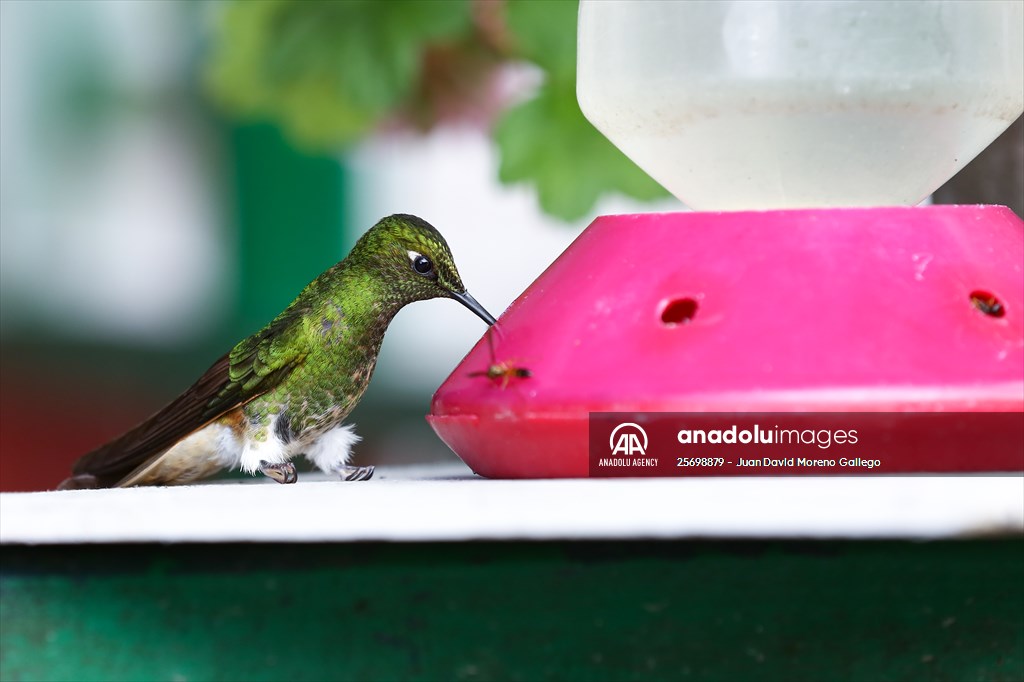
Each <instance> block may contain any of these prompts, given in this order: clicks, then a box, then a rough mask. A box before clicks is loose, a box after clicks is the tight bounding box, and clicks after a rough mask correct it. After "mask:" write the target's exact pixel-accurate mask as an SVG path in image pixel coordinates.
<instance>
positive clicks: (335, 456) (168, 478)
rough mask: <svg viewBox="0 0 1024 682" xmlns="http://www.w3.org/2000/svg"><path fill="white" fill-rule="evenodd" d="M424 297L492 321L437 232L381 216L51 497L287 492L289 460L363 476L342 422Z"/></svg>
mask: <svg viewBox="0 0 1024 682" xmlns="http://www.w3.org/2000/svg"><path fill="white" fill-rule="evenodd" d="M431 298H452V299H455V300H456V301H458V302H459V303H461V304H462V305H464V306H466V307H467V308H469V309H470V310H471V311H473V312H474V313H475V314H476V315H477V316H479V317H480V318H481V319H482V320H483V321H484V322H486V323H487V324H488V325H493V324H494V323H495V319H494V317H493V316H492V315H491V314H490V313H488V312H487V310H485V309H484V307H483V306H482V305H480V304H479V303H478V302H477V301H476V299H475V298H473V297H472V296H471V295H470V294H469V292H468V291H467V290H466V287H465V285H464V284H463V283H462V279H461V278H460V277H459V272H458V270H457V269H456V268H455V262H454V259H453V258H452V254H451V251H450V250H449V248H448V244H447V242H446V241H445V239H444V237H442V236H441V233H440V232H438V231H437V229H435V228H434V227H433V226H432V225H430V224H429V223H427V222H426V221H425V220H423V219H421V218H417V217H416V216H412V215H405V214H396V215H392V216H388V217H386V218H383V219H382V220H380V221H379V222H378V223H377V224H376V225H374V226H373V227H372V228H370V229H369V230H368V231H367V232H366V233H365V234H364V235H363V236H362V237H361V238H360V239H359V241H358V242H356V245H355V246H354V247H352V251H351V252H350V253H349V255H348V256H347V257H346V258H345V259H344V260H342V261H340V262H338V263H337V264H335V265H334V266H332V267H331V268H329V269H328V270H326V271H325V272H323V273H322V274H321V275H320V276H319V277H317V278H316V279H314V280H313V281H312V282H310V283H309V284H308V285H307V286H306V288H305V289H303V290H302V292H301V293H300V294H299V295H298V297H297V298H296V299H295V300H294V301H292V303H291V304H290V305H289V306H288V307H287V308H285V309H284V311H283V312H282V313H281V314H280V315H278V316H277V317H276V318H274V320H273V321H271V322H270V323H269V324H268V325H267V326H265V327H264V328H263V329H261V330H259V331H258V332H256V333H255V334H253V335H252V336H250V337H248V338H246V339H243V340H242V341H240V342H239V343H238V344H236V345H235V347H234V348H232V349H231V350H230V351H228V352H227V353H225V354H224V355H223V356H221V358H220V359H218V360H217V361H216V362H214V363H213V365H212V366H211V367H210V368H209V369H208V370H207V371H206V372H205V373H204V374H203V375H202V376H201V377H199V379H198V380H196V382H195V383H194V384H192V386H190V387H189V388H188V389H186V390H185V392H184V393H182V394H181V395H180V396H178V397H177V398H175V399H174V400H173V401H171V403H170V404H168V405H167V406H166V407H164V408H163V409H162V410H160V411H159V412H157V413H156V414H154V415H153V416H152V417H150V418H149V419H147V420H146V421H144V422H142V423H141V424H139V425H138V426H136V427H135V428H133V429H132V430H130V431H128V432H127V433H125V434H124V435H122V436H120V437H118V438H116V439H114V440H112V441H110V442H109V443H106V444H105V445H102V446H100V447H98V448H96V449H95V450H93V451H92V452H89V453H87V454H85V455H83V456H82V457H81V458H80V459H79V460H78V461H77V462H75V464H74V465H73V467H72V476H71V477H70V478H68V479H66V480H65V481H64V482H63V483H61V484H60V486H59V488H60V489H62V490H67V489H78V488H112V487H129V486H140V485H177V484H185V483H192V482H194V481H197V480H199V479H202V478H205V477H208V476H211V475H213V474H215V473H217V472H218V471H221V470H223V469H227V468H234V467H239V468H240V469H241V470H242V471H245V472H247V473H249V474H253V475H255V474H256V472H261V473H262V474H264V475H265V476H268V477H270V478H272V479H274V480H275V481H277V482H278V483H294V482H295V481H296V480H297V479H298V476H297V474H296V473H295V465H294V464H293V463H292V461H291V460H292V458H294V457H296V456H298V455H300V454H301V455H304V456H305V457H306V458H307V459H308V460H310V461H311V462H312V463H313V464H315V465H316V466H317V467H318V468H320V469H321V470H323V471H325V472H327V473H332V474H337V475H340V476H341V477H342V478H343V479H345V480H350V481H352V480H366V479H368V478H370V477H371V476H372V475H373V467H372V466H367V467H352V466H349V464H348V461H349V455H350V453H351V449H352V446H353V445H354V444H355V443H356V442H358V441H359V437H358V436H357V435H356V434H355V432H354V431H353V427H352V426H351V425H346V424H344V423H343V422H344V419H345V417H346V416H348V414H349V412H351V411H352V408H354V407H355V406H356V403H358V402H359V400H360V398H361V397H362V395H363V392H364V391H366V387H367V385H368V384H369V382H370V376H371V375H372V374H373V370H374V367H375V365H376V364H377V354H378V353H379V351H380V346H381V342H382V341H383V340H384V332H385V331H386V330H387V328H388V325H389V324H390V323H391V320H392V319H393V318H394V317H395V314H397V313H398V311H399V310H401V309H402V308H403V307H405V306H406V305H407V304H409V303H412V302H414V301H423V300H426V299H431Z"/></svg>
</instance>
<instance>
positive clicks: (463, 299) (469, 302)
mask: <svg viewBox="0 0 1024 682" xmlns="http://www.w3.org/2000/svg"><path fill="white" fill-rule="evenodd" d="M451 293H452V298H454V299H455V300H456V301H458V302H459V303H461V304H462V305H464V306H466V307H467V308H469V309H470V310H472V311H473V312H474V313H476V314H477V317H479V318H480V319H481V320H483V321H484V322H486V323H487V324H494V323H495V322H497V320H495V319H494V316H493V315H491V314H490V313H489V312H487V310H486V309H485V308H484V307H483V306H482V305H480V304H479V303H478V302H477V300H476V299H475V298H473V297H472V296H470V295H469V292H468V291H463V292H461V293H460V292H458V291H453V292H451Z"/></svg>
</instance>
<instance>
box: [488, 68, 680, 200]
mask: <svg viewBox="0 0 1024 682" xmlns="http://www.w3.org/2000/svg"><path fill="white" fill-rule="evenodd" d="M494 138H495V140H496V141H497V143H498V147H499V149H500V150H501V166H500V168H499V171H498V175H499V178H500V179H501V181H502V182H504V183H516V182H527V183H530V184H533V185H535V186H536V188H537V196H538V200H539V202H540V205H541V208H542V209H544V211H545V212H546V213H549V214H551V215H554V216H557V217H559V218H562V219H564V220H575V219H578V218H582V217H583V216H585V215H586V214H587V213H588V212H589V211H590V210H591V208H593V206H594V204H595V203H596V202H597V200H598V199H599V198H600V197H601V195H602V194H605V193H607V192H610V191H618V192H621V193H623V194H626V195H628V196H631V197H634V198H636V199H640V200H645V201H647V200H651V199H657V198H660V197H664V196H667V194H668V193H667V192H666V191H665V190H664V189H663V188H662V187H661V186H660V185H658V184H657V183H656V182H654V180H652V179H651V178H650V177H649V176H648V175H647V174H646V173H644V172H643V171H642V170H640V168H638V167H637V166H636V164H634V163H633V162H632V161H630V160H629V159H628V158H627V157H626V156H625V155H624V154H623V153H622V152H620V151H619V150H618V149H617V148H616V147H615V146H614V145H612V143H611V142H609V141H608V140H607V139H605V137H604V136H603V135H601V133H599V132H598V131H597V129H595V128H594V127H593V126H592V125H590V123H589V122H588V121H587V120H586V119H585V118H584V117H583V114H582V112H580V109H579V105H577V103H576V92H575V88H574V87H573V86H572V84H568V85H567V84H565V83H561V84H547V85H545V86H544V87H543V88H542V89H541V91H540V93H539V94H538V95H537V97H535V98H534V99H532V100H530V101H528V102H525V103H523V104H520V105H519V106H517V107H514V108H512V109H509V110H508V111H507V112H505V114H504V115H503V116H502V117H501V119H500V120H499V121H498V124H497V126H496V127H495V130H494Z"/></svg>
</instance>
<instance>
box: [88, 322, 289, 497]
mask: <svg viewBox="0 0 1024 682" xmlns="http://www.w3.org/2000/svg"><path fill="white" fill-rule="evenodd" d="M303 312H305V311H303V310H287V311H285V312H284V313H282V314H281V315H280V316H279V317H278V318H277V319H275V320H274V321H273V322H271V323H270V324H269V325H267V326H266V327H264V328H263V329H262V330H261V331H259V332H257V333H256V334H253V335H252V336H250V337H248V338H247V339H245V340H244V341H241V342H240V343H239V344H238V345H237V346H235V347H234V348H233V349H232V350H231V352H229V353H226V354H225V355H223V356H222V357H221V358H220V359H218V360H217V361H216V362H215V363H213V366H212V367H210V369H208V370H206V372H205V373H204V374H203V375H202V376H201V377H199V379H198V380H197V381H196V382H195V383H194V384H192V386H190V387H189V388H188V389H187V390H186V391H185V392H184V393H182V394H181V395H180V396H178V397H177V398H175V399H174V400H173V401H172V402H171V403H170V404H169V405H167V406H166V407H164V408H163V409H162V410H160V411H159V412H157V413H156V414H154V415H153V416H152V417H150V418H149V419H147V420H146V421H144V422H142V423H141V424H139V425H138V426H136V427H135V428H134V429H132V430H131V431H128V432H127V433H125V434H124V435H122V436H120V437H119V438H116V439H114V440H112V441H110V442H109V443H106V444H105V445H101V446H100V447H98V448H96V449H95V450H93V451H92V452H89V453H87V454H85V455H83V456H82V457H81V458H80V459H79V460H78V461H77V462H75V464H74V466H73V467H72V472H73V473H74V474H75V475H83V474H87V475H91V476H94V477H95V478H96V480H97V484H98V485H99V486H101V487H106V486H112V485H116V484H117V482H118V481H120V480H121V479H122V478H123V477H125V476H127V475H128V474H129V473H131V472H132V471H134V470H135V469H136V468H138V467H139V466H141V465H143V464H145V463H146V462H147V461H149V460H150V459H152V458H154V457H158V456H160V455H162V454H163V453H164V452H166V451H167V449H168V448H170V447H171V446H172V445H174V444H175V443H177V442H178V441H179V440H181V439H182V438H184V437H186V436H188V435H189V434H191V433H192V432H194V431H197V430H199V429H201V428H203V427H204V426H206V425H207V424H209V423H210V422H212V421H214V420H215V419H217V418H218V417H221V416H223V415H224V414H226V413H228V412H230V411H232V410H234V409H236V408H238V407H241V406H242V405H245V404H246V403H247V402H249V401H250V400H252V399H253V398H256V397H258V396H260V395H262V394H264V393H266V392H267V391H269V390H271V389H273V388H274V387H275V386H277V385H278V384H279V383H280V382H281V381H283V380H284V379H285V377H287V376H288V375H289V374H290V373H291V372H292V371H293V370H294V369H295V368H296V367H298V366H299V365H301V364H302V362H303V361H304V360H305V358H306V355H307V353H308V345H307V343H305V339H306V337H305V336H304V334H303V333H302V314H303Z"/></svg>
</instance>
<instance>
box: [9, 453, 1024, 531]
mask: <svg viewBox="0 0 1024 682" xmlns="http://www.w3.org/2000/svg"><path fill="white" fill-rule="evenodd" d="M1020 534H1024V478H1022V477H1021V476H1020V475H1005V476H916V477H915V476H899V477H897V476H873V477H866V476H861V477H790V478H766V477H758V478H738V477H729V478H690V479H664V478H662V479H587V480H533V481H491V480H485V479H481V478H478V477H475V476H473V475H472V474H471V473H469V470H468V469H466V468H465V467H462V466H455V465H453V466H447V465H446V466H442V467H431V468H405V469H401V468H398V469H379V470H378V472H377V476H376V477H375V478H374V480H371V481H368V482H359V483H343V482H339V481H333V480H327V479H326V478H324V477H317V476H311V475H309V474H307V475H306V476H304V477H302V480H300V481H299V483H297V484H295V485H287V486H284V485H277V484H274V483H269V482H268V483H255V482H251V483H250V482H245V483H234V482H226V483H220V484H206V485H196V486H183V487H174V488H131V489H126V490H78V491H68V492H42V493H4V494H2V495H0V543H2V544H58V543H72V544H79V543H115V542H133V543H137V542H161V543H167V542H351V541H373V540H381V541H398V542H422V541H463V540H516V539H528V540H557V539H578V540H590V539H604V540H608V539H654V538H659V539H668V538H851V539H869V538H905V539H939V538H954V537H977V536H991V535H1020Z"/></svg>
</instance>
